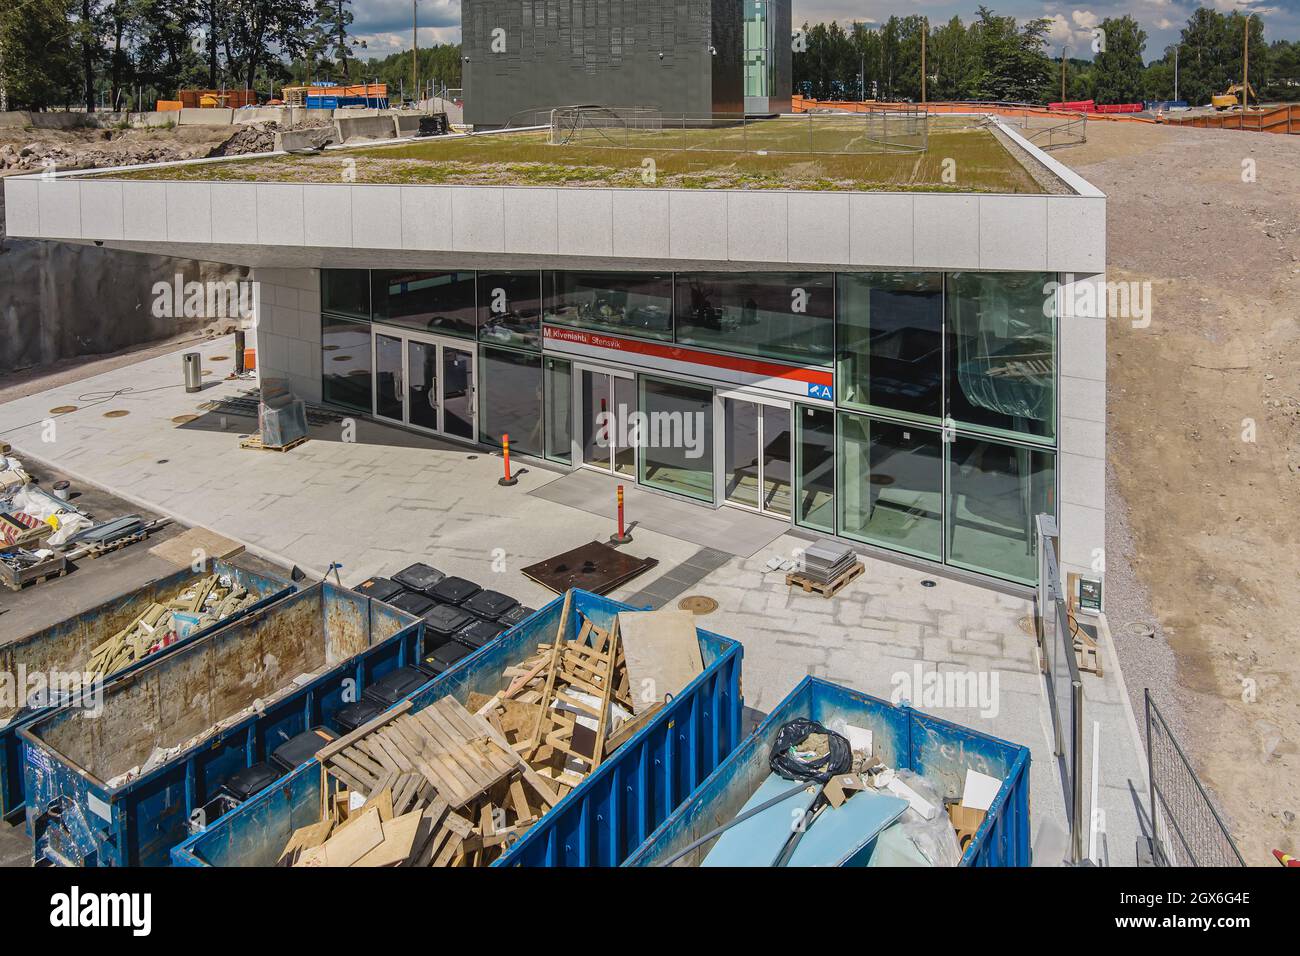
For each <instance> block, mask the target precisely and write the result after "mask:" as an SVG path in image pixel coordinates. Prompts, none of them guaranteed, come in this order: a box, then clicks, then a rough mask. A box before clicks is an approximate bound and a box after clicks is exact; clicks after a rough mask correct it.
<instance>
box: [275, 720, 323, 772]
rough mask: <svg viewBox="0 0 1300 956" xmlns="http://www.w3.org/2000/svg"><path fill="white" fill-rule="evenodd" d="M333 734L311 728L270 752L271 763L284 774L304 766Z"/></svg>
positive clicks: (320, 728) (318, 728) (321, 728)
mask: <svg viewBox="0 0 1300 956" xmlns="http://www.w3.org/2000/svg"><path fill="white" fill-rule="evenodd" d="M334 739H335V734H333V733H332V732H331V731H329V730H327V729H325V728H324V727H313V728H312V729H311V730H304V731H303V732H302V733H300V734H295V735H294V736H292V737H290V738H289V739H288V740H286V741H285V742H284V743H282V744H280V746H278V747H276V748H275V750H273V751H272V752H271V762H272V763H274V764H275V765H276V766H278V767H280V769H281V770H283V771H284V772H285V773H288V772H289V771H290V770H293V769H294V768H295V767H297V766H298V765H299V764H304V763H306V762H307V761H308V760H310V759H311V758H312V757H314V756H316V753H317V752H318V751H319V750H320V749H321V748H322V747H324V746H325V745H326V744H327V743H329V742H330V741H331V740H334Z"/></svg>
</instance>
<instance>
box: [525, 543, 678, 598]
mask: <svg viewBox="0 0 1300 956" xmlns="http://www.w3.org/2000/svg"><path fill="white" fill-rule="evenodd" d="M658 564H659V562H658V561H657V560H656V559H654V558H637V557H633V556H632V555H630V554H624V553H623V552H622V551H619V550H618V549H617V548H611V547H610V546H609V545H607V544H605V543H604V542H601V541H592V542H590V543H588V544H584V545H582V546H581V547H577V548H574V549H573V550H572V551H565V552H564V553H563V554H557V555H556V556H555V557H553V558H547V559H546V560H545V561H539V562H537V563H536V564H530V565H529V566H528V567H526V568H523V569H521V572H520V573H522V574H523V575H524V576H526V577H528V578H531V579H532V580H534V581H536V582H537V583H538V584H540V585H541V586H542V587H544V588H550V589H551V590H552V591H554V592H555V593H556V594H563V593H564V592H565V591H567V590H569V588H582V590H584V591H590V592H591V593H592V594H608V593H609V592H610V591H613V590H614V589H615V588H617V587H619V586H621V585H623V584H625V583H626V582H628V581H630V580H632V579H633V578H634V577H636V576H637V575H638V574H644V573H645V572H646V571H649V570H650V569H651V568H653V567H655V566H656V565H658Z"/></svg>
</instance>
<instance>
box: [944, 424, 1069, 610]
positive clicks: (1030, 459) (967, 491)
mask: <svg viewBox="0 0 1300 956" xmlns="http://www.w3.org/2000/svg"><path fill="white" fill-rule="evenodd" d="M1043 512H1046V513H1048V514H1055V513H1056V462H1055V456H1054V455H1051V454H1049V453H1047V452H1044V451H1039V450H1038V449H1036V448H1028V447H1025V446H1021V445H1007V444H1003V443H1001V442H994V441H986V440H982V439H977V438H966V437H962V436H958V437H957V439H956V440H955V441H953V442H951V443H949V459H948V501H947V521H946V525H947V552H948V562H949V563H950V564H954V565H956V566H957V567H961V568H967V569H969V570H972V571H982V572H985V573H987V574H993V575H996V576H998V577H1001V578H1009V579H1011V580H1012V581H1019V582H1021V583H1023V584H1033V583H1034V581H1035V579H1036V576H1037V573H1038V572H1037V557H1036V555H1035V552H1034V545H1035V541H1034V515H1036V514H1040V513H1043Z"/></svg>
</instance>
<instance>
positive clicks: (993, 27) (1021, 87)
mask: <svg viewBox="0 0 1300 956" xmlns="http://www.w3.org/2000/svg"><path fill="white" fill-rule="evenodd" d="M1050 23H1051V21H1049V20H1045V19H1038V20H1029V21H1027V22H1026V23H1025V24H1024V25H1023V26H1021V27H1019V28H1017V26H1016V18H1015V17H1000V16H997V15H996V14H995V13H994V12H993V11H992V10H990V9H989V8H988V7H986V6H983V5H982V4H981V5H980V7H979V9H978V10H977V11H976V20H975V23H974V24H973V25H972V32H973V36H974V41H975V48H976V50H977V55H978V60H979V66H978V68H977V71H976V73H975V81H974V84H973V86H974V90H973V93H974V95H975V96H976V97H977V98H979V99H983V100H1001V101H1007V102H1013V103H1042V102H1045V101H1046V97H1047V96H1048V95H1049V91H1050V90H1051V78H1052V64H1051V61H1050V60H1049V59H1048V58H1047V54H1046V52H1045V49H1046V46H1047V30H1048V27H1049V25H1050Z"/></svg>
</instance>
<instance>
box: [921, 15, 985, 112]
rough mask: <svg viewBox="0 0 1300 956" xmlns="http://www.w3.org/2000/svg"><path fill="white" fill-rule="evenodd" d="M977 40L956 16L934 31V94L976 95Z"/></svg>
mask: <svg viewBox="0 0 1300 956" xmlns="http://www.w3.org/2000/svg"><path fill="white" fill-rule="evenodd" d="M977 63H978V61H977V59H976V52H975V44H974V41H973V40H972V38H971V34H970V31H969V30H967V29H966V25H965V24H963V23H962V22H961V18H960V17H953V18H952V19H951V20H949V21H948V22H947V23H945V24H944V25H943V26H941V27H939V28H938V29H936V30H934V31H933V32H932V33H931V35H930V46H929V65H928V67H927V69H928V71H929V73H930V83H931V90H930V98H931V99H935V100H965V99H969V98H970V97H971V96H972V95H973V91H974V88H975V74H976V69H977Z"/></svg>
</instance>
